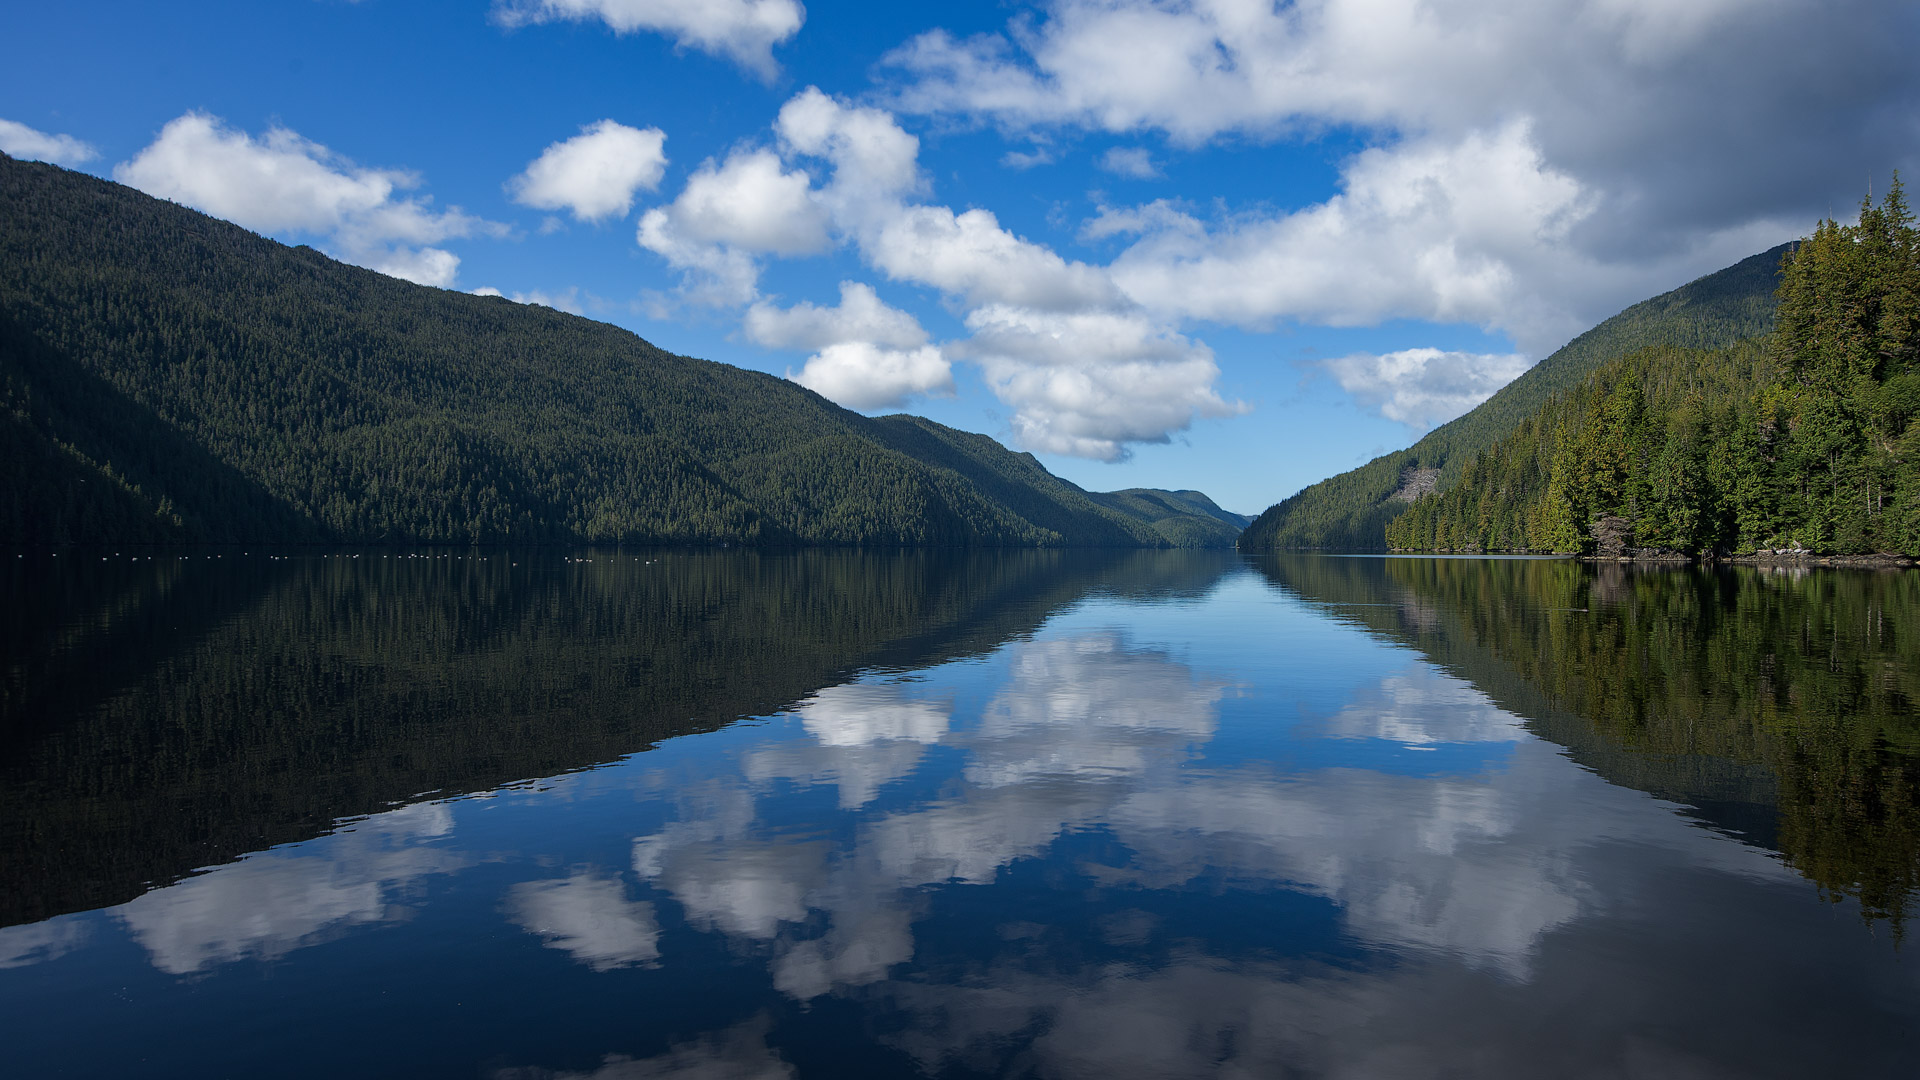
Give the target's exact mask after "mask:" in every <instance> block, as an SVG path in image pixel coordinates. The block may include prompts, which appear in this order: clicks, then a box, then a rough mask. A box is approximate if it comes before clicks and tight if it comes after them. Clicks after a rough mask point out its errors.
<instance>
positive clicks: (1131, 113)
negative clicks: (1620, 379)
mask: <svg viewBox="0 0 1920 1080" xmlns="http://www.w3.org/2000/svg"><path fill="white" fill-rule="evenodd" d="M1916 35H1920V9H1917V8H1915V7H1913V5H1911V4H1906V3H1901V2H1899V0H1839V3H1838V5H1837V6H1836V5H1833V4H1826V3H1816V2H1815V0H1762V2H1758V3H1742V2H1737V0H1707V2H1702V3H1698V4H1673V3H1665V2H1659V0H1541V2H1538V3H1530V4H1525V5H1520V6H1515V5H1512V4H1503V3H1495V2H1493V0H1300V2H1298V3H1290V4H1264V3H1245V2H1242V0H1193V2H1190V3H1179V4H1171V3H1162V2H1158V0H1055V2H1053V3H1050V4H1048V5H1045V11H1044V13H1043V14H1042V15H1041V16H1040V17H1038V18H1032V19H1022V20H1020V21H1019V22H1017V23H1016V24H1015V25H1014V26H1013V27H1012V28H1011V29H1010V31H1009V32H1008V33H1007V34H1005V35H986V36H980V37H974V38H970V39H966V40H961V39H957V38H955V37H953V36H951V35H949V34H946V33H944V32H941V31H935V32H931V33H928V34H925V35H922V36H921V37H919V38H917V39H915V40H914V41H912V42H911V43H909V44H908V45H906V46H905V47H903V48H901V49H900V50H898V51H896V53H894V54H893V56H892V57H891V58H890V63H891V64H892V65H893V66H894V68H895V69H896V70H897V71H898V72H899V73H900V74H901V75H902V81H901V82H900V84H899V85H898V86H896V88H895V94H894V98H893V100H894V103H895V104H896V106H898V107H900V108H902V109H905V110H908V111H920V112H926V113H935V114H958V115H961V116H965V117H971V118H974V119H980V120H986V121H989V122H992V123H995V124H998V125H1000V126H1001V127H1002V128H1003V129H1004V130H1007V131H1010V132H1014V133H1018V134H1020V135H1022V136H1023V137H1038V138H1046V137H1049V136H1050V134H1051V133H1052V131H1054V130H1055V129H1059V128H1068V129H1080V130H1097V131H1105V132H1111V133H1119V134H1131V133H1139V132H1149V131H1157V132H1160V133H1163V134H1164V135H1166V136H1167V137H1168V138H1169V139H1170V140H1171V141H1172V142H1173V143H1174V144H1175V145H1177V146H1178V145H1184V146H1197V145H1200V144H1202V143H1206V142H1208V141H1210V140H1214V139H1217V138H1221V137H1229V138H1235V139H1242V138H1244V137H1248V136H1251V137H1252V138H1253V139H1256V140H1259V139H1275V138H1285V137H1289V136H1292V135H1296V134H1304V133H1313V132H1319V131H1324V130H1326V129H1328V128H1329V127H1334V128H1341V127H1344V128H1348V129H1358V130H1359V131H1360V132H1361V133H1362V134H1363V135H1364V136H1365V137H1366V139H1367V141H1368V142H1369V143H1371V144H1372V146H1373V149H1370V150H1368V151H1366V152H1365V153H1362V154H1360V155H1358V156H1356V157H1355V158H1354V159H1353V160H1352V161H1350V162H1349V163H1348V165H1347V167H1346V171H1345V176H1344V177H1343V180H1342V184H1341V193H1340V194H1339V195H1337V196H1335V197H1334V198H1332V199H1329V200H1327V201H1325V202H1323V203H1320V204H1318V205H1313V206H1307V207H1302V208H1291V209H1289V210H1288V211H1287V212H1283V213H1279V214H1274V213H1256V214H1251V215H1234V214H1231V213H1223V214H1222V216H1221V220H1220V221H1218V222H1216V223H1214V225H1213V227H1211V228H1208V229H1198V230H1196V229H1194V228H1191V227H1189V228H1186V229H1183V230H1181V231H1179V232H1178V233H1177V242H1170V241H1169V240H1168V238H1167V237H1166V236H1164V235H1160V234H1156V233H1152V232H1150V233H1149V234H1148V236H1147V237H1146V239H1145V241H1144V242H1143V245H1142V247H1141V249H1140V250H1137V251H1134V252H1130V253H1128V257H1126V258H1123V260H1122V264H1121V265H1120V266H1117V267H1115V277H1116V279H1117V280H1118V281H1119V282H1120V284H1121V285H1122V287H1123V288H1125V289H1126V291H1127V293H1128V295H1129V296H1131V297H1132V298H1134V299H1135V300H1137V301H1139V302H1140V303H1142V304H1146V305H1148V306H1150V307H1153V308H1154V309H1155V310H1157V311H1162V312H1164V313H1166V314H1169V315H1170V316H1173V317H1177V318H1183V319H1185V318H1194V319H1209V320H1223V321H1228V322H1234V323H1238V324H1242V325H1253V326H1256V327H1260V326H1265V325H1267V324H1268V323H1270V322H1272V321H1276V320H1287V319H1295V320H1302V321H1309V322H1319V323H1332V324H1336V325H1356V324H1370V323H1374V322H1377V321H1380V320H1383V319H1390V318H1413V319H1431V320H1438V321H1444V322H1470V323H1476V324H1479V325H1482V326H1484V327H1487V328H1489V329H1495V330H1503V331H1506V332H1508V333H1510V334H1512V335H1513V336H1514V339H1515V341H1516V343H1517V344H1518V345H1519V346H1520V348H1521V349H1522V350H1523V351H1525V352H1527V353H1529V354H1530V355H1532V356H1534V357H1536V358H1537V357H1539V356H1540V355H1543V354H1544V353H1545V352H1546V351H1549V350H1551V349H1552V348H1554V347H1556V346H1558V345H1559V344H1561V343H1562V342H1564V341H1566V340H1567V339H1568V338H1569V337H1570V336H1571V335H1572V334H1573V333H1576V332H1577V331H1579V330H1580V329H1582V328H1584V327H1586V326H1589V325H1592V324H1593V323H1594V322H1596V321H1598V320H1599V319H1601V318H1604V317H1606V316H1608V315H1611V314H1612V313H1613V312H1615V311H1617V310H1619V309H1620V308H1621V307H1623V306H1624V305H1625V304H1627V303H1630V302H1632V301H1633V300H1636V299H1640V298H1642V297H1644V296H1646V295H1648V294H1650V293H1653V292H1657V291H1660V290H1663V289H1666V288H1671V287H1672V286H1674V285H1675V284H1678V283H1679V282H1681V281H1685V280H1687V279H1688V278H1690V277H1693V276H1696V275H1698V274H1700V273H1704V272H1707V271H1711V270H1714V269H1718V268H1719V267H1721V266H1724V265H1727V264H1728V263H1730V262H1733V261H1735V260H1737V259H1739V258H1742V257H1744V256H1746V255H1750V254H1752V253H1753V252H1755V251H1758V250H1761V249H1763V248H1765V247H1768V246H1770V245H1772V244H1774V243H1778V242H1779V241H1781V240H1783V239H1786V238H1788V237H1790V236H1793V235H1796V234H1797V233H1798V232H1800V231H1802V230H1804V229H1805V227H1806V226H1807V224H1808V223H1809V222H1811V221H1812V220H1813V219H1814V218H1815V217H1816V216H1818V215H1820V214H1822V213H1825V212H1827V210H1828V209H1829V208H1830V207H1832V206H1834V205H1846V204H1848V203H1849V202H1851V201H1852V199H1854V198H1857V197H1858V195H1857V187H1856V185H1858V184H1859V182H1860V177H1861V175H1862V174H1863V171H1864V170H1866V169H1872V170H1874V171H1878V172H1884V170H1885V169H1886V168H1888V167H1889V166H1905V167H1907V168H1909V169H1911V168H1912V167H1913V166H1914V165H1915V164H1920V161H1917V160H1916V157H1915V155H1914V152H1913V151H1912V149H1911V147H1913V146H1914V145H1916V144H1915V140H1914V136H1915V134H1916V133H1920V128H1917V127H1916V124H1915V121H1914V117H1915V116H1916V115H1920V112H1917V111H1916V110H1917V109H1920V81H1916V80H1915V79H1914V78H1913V77H1912V74H1911V72H1912V68H1911V64H1910V60H1909V58H1908V56H1907V53H1908V52H1909V51H1910V50H1908V49H1906V48H1905V47H1904V44H1903V43H1904V42H1907V41H1910V40H1912V39H1914V37H1915V36H1916ZM1835 71H1845V72H1846V75H1845V76H1844V77H1840V78H1838V79H1835V78H1832V77H1826V78H1823V77H1822V76H1821V75H1820V74H1818V73H1821V72H1828V73H1831V72H1835ZM1812 85H1820V86H1822V87H1824V88H1826V89H1825V90H1824V91H1823V92H1822V93H1818V94H1814V93H1809V92H1808V91H1807V87H1809V86H1812ZM1890 147H1892V148H1894V149H1891V150H1890V149H1889V148H1890ZM1889 154H1892V155H1894V156H1893V157H1889ZM1835 162H1854V163H1856V165H1855V167H1853V168H1851V169H1845V168H1842V169H1836V168H1835V167H1834V163H1835ZM1190 224H1191V225H1197V224H1198V223H1197V222H1194V223H1190Z"/></svg>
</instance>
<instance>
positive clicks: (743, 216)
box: [639, 87, 1244, 461]
mask: <svg viewBox="0 0 1920 1080" xmlns="http://www.w3.org/2000/svg"><path fill="white" fill-rule="evenodd" d="M775 131H776V133H777V135H778V137H779V143H778V145H779V151H780V152H781V153H776V151H774V150H764V149H758V150H739V151H736V152H735V153H734V154H733V155H732V156H730V157H729V158H728V159H727V162H726V164H725V165H723V166H714V165H712V164H711V163H709V165H708V166H706V167H704V168H703V169H702V170H701V172H700V173H698V174H696V175H695V176H694V177H693V178H692V179H691V180H689V181H688V183H687V186H686V188H685V190H684V191H682V193H681V194H680V196H679V197H678V198H676V199H675V200H674V202H673V203H672V204H671V205H669V206H667V207H662V208H659V209H655V210H651V211H648V212H647V214H645V215H643V217H642V219H641V223H640V232H639V240H640V244H641V246H642V247H645V248H648V249H649V250H652V251H654V252H656V253H658V254H660V255H661V256H662V257H664V258H666V260H667V261H668V263H669V264H670V265H673V266H675V267H677V268H679V269H681V270H682V271H684V272H686V273H687V275H688V278H687V282H686V284H685V285H684V286H683V289H682V292H683V295H686V296H688V297H690V298H697V299H700V300H702V301H703V302H707V303H713V304H721V305H726V304H735V305H747V304H751V305H753V306H752V307H751V308H749V310H748V312H747V314H746V326H745V328H746V333H747V336H748V337H749V338H750V339H752V340H754V341H756V342H758V343H760V344H764V345H769V346H773V347H787V348H808V349H811V350H813V354H812V355H811V356H810V357H809V358H808V360H807V362H806V365H805V367H804V368H803V370H802V371H801V372H800V373H799V374H798V375H795V376H793V378H794V379H795V381H797V382H799V383H801V384H802V385H804V386H807V387H810V388H812V389H813V390H815V391H816V392H818V393H820V394H822V395H825V396H827V397H829V398H832V399H833V400H835V401H838V402H840V403H842V404H844V405H848V406H851V407H855V408H882V407H892V406H897V405H899V404H901V403H903V402H905V401H907V400H909V399H910V398H912V397H913V396H914V395H917V394H942V393H950V392H952V390H953V379H952V367H951V360H952V359H953V358H955V357H960V358H965V359H969V360H972V361H973V362H974V363H976V364H978V365H979V366H980V368H981V370H982V372H983V373H984V374H985V375H986V377H987V384H988V386H989V387H990V388H991V389H992V391H993V393H994V394H995V395H996V396H998V397H999V398H1000V399H1001V400H1002V401H1004V402H1006V403H1007V404H1009V405H1012V406H1013V407H1014V415H1013V417H1012V420H1011V429H1012V430H1011V436H1012V438H1013V440H1014V441H1015V442H1016V443H1018V444H1019V445H1021V446H1022V447H1025V448H1028V449H1034V450H1043V451H1047V452H1049V453H1061V454H1072V455H1078V456H1084V457H1094V458H1099V459H1103V460H1108V461H1115V460H1120V459H1122V458H1124V457H1125V456H1126V454H1127V449H1126V448H1127V446H1128V445H1129V444H1131V443H1140V442H1166V441H1168V440H1169V439H1170V438H1171V436H1172V433H1173V432H1176V431H1180V430H1184V429H1185V428H1187V427H1188V426H1190V425H1191V424H1192V423H1193V421H1194V420H1195V419H1197V418H1201V417H1209V416H1229V415H1233V414H1236V413H1238V412H1242V411H1244V406H1241V405H1239V404H1237V403H1230V402H1227V401H1225V400H1224V399H1222V398H1221V397H1220V395H1219V394H1218V393H1217V392H1216V391H1215V390H1214V388H1213V382H1214V380H1215V379H1216V378H1217V377H1218V375H1219V368H1218V366H1217V365H1215V363H1214V361H1213V354H1212V352H1211V351H1210V350H1209V349H1207V347H1206V346H1205V345H1204V344H1202V343H1199V342H1195V341H1191V340H1189V339H1187V338H1186V337H1183V336H1182V335H1181V334H1179V333H1178V332H1177V331H1176V329H1175V328H1174V327H1173V326H1172V325H1171V324H1170V323H1169V321H1168V320H1166V319H1161V318H1156V317H1152V316H1151V313H1150V312H1148V311H1147V310H1146V309H1145V308H1144V307H1143V306H1142V305H1141V304H1140V303H1138V302H1136V301H1135V300H1134V299H1132V298H1130V297H1129V296H1128V295H1127V293H1126V292H1125V291H1124V290H1123V289H1122V288H1121V287H1120V286H1119V285H1118V284H1116V282H1115V280H1114V278H1113V276H1112V274H1111V273H1110V272H1109V271H1108V269H1107V268H1106V267H1101V266H1095V265H1091V264H1089V263H1086V262H1082V261H1079V260H1074V259H1069V258H1066V257H1064V256H1062V255H1061V254H1060V253H1059V252H1057V251H1055V250H1054V249H1053V248H1051V247H1049V246H1047V245H1045V244H1043V243H1038V242H1036V241H1033V240H1030V239H1028V238H1026V237H1023V236H1020V235H1017V234H1016V233H1014V232H1013V231H1011V230H1009V229H1007V228H1005V227H1004V226H1002V225H1001V223H1000V221H999V219H998V218H997V217H996V216H995V215H994V214H993V212H992V211H990V210H986V209H982V208H973V209H968V210H964V211H956V210H954V209H953V208H952V207H950V206H943V205H939V204H937V203H929V202H921V201H917V198H918V197H920V196H922V195H923V194H924V192H925V188H926V183H925V180H924V178H923V177H922V175H921V173H920V169H919V165H918V155H919V140H918V139H917V138H915V137H914V136H913V135H911V134H909V133H908V132H906V131H905V130H903V129H902V128H901V127H900V125H899V123H898V121H897V120H895V118H894V117H893V116H892V115H891V114H889V113H887V112H885V111H884V110H880V109H876V108H873V107H870V106H856V105H851V104H848V103H846V102H843V101H839V100H836V99H834V98H832V97H830V96H828V95H827V94H824V93H822V92H821V91H820V90H819V89H817V88H813V87H809V88H807V89H806V90H804V91H802V92H801V93H799V94H796V95H795V96H794V97H793V98H792V99H790V100H789V101H788V102H787V104H786V105H785V106H784V107H782V109H781V110H780V115H779V118H778V120H777V121H776V123H775ZM782 153H784V157H783V156H782ZM807 159H813V160H815V161H823V162H824V163H825V164H826V166H827V168H828V172H829V175H828V179H827V180H826V182H825V183H824V184H823V185H820V186H817V187H816V186H815V185H814V179H813V176H812V175H811V174H810V173H808V172H807V171H805V169H804V168H803V164H804V162H805V161H806V160H807ZM1143 220H1145V219H1143ZM842 243H845V244H850V245H851V246H852V247H853V248H854V249H855V250H856V251H857V252H858V253H859V255H860V257H861V259H862V260H863V261H864V262H866V263H867V265H869V266H871V267H873V268H874V269H876V270H878V271H880V272H881V273H883V274H885V275H886V276H887V277H888V278H890V279H892V280H895V281H903V282H910V283H913V284H916V285H925V286H930V287H932V288H935V289H938V290H939V291H940V292H942V293H944V294H945V295H946V296H947V298H948V299H949V301H951V302H952V303H953V304H954V305H955V306H956V307H963V308H965V309H968V311H969V314H967V316H966V324H967V326H968V328H969V329H970V330H972V331H973V332H974V334H973V337H972V338H971V339H970V340H967V341H963V342H957V343H953V344H951V345H941V346H935V345H931V344H928V343H927V341H926V337H925V334H924V331H923V330H921V329H920V327H919V324H918V322H917V321H915V320H913V319H912V317H911V316H908V315H907V314H906V313H904V312H898V311H894V310H893V309H890V308H887V307H886V306H885V305H884V304H881V303H880V301H879V300H878V298H877V297H876V296H875V295H874V294H873V292H872V290H871V289H870V288H869V287H867V286H864V285H849V286H848V287H847V288H845V289H843V292H842V298H841V304H840V306H839V307H838V308H821V307H817V306H814V305H811V304H801V305H796V306H795V307H793V308H789V309H785V310H782V309H779V308H777V307H774V306H772V305H770V304H767V303H764V302H759V300H760V298H759V295H758V291H757V283H758V276H759V265H758V262H757V257H758V256H759V255H762V254H775V255H802V254H813V253H817V252H821V251H825V250H828V249H829V248H830V247H832V246H835V245H837V244H842Z"/></svg>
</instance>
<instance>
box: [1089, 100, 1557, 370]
mask: <svg viewBox="0 0 1920 1080" xmlns="http://www.w3.org/2000/svg"><path fill="white" fill-rule="evenodd" d="M1343 188H1344V190H1343V191H1342V192H1341V193H1340V194H1338V195H1335V196H1334V197H1333V198H1331V199H1328V200H1327V201H1326V202H1323V203H1320V204H1317V205H1314V206H1311V207H1308V208H1306V209H1303V210H1299V211H1295V212H1293V213H1285V214H1279V215H1274V216H1265V217H1252V218H1243V219H1237V220H1231V221H1229V222H1227V223H1225V224H1224V225H1222V226H1221V227H1220V228H1217V229H1213V230H1208V229H1206V228H1204V227H1202V226H1201V225H1200V223H1199V222H1197V221H1194V220H1192V219H1187V220H1180V219H1178V218H1174V217H1171V216H1169V215H1167V214H1166V213H1165V212H1162V213H1160V214H1159V215H1158V217H1157V218H1156V219H1153V220H1145V219H1142V220H1140V221H1138V222H1133V223H1129V224H1137V225H1139V226H1140V227H1143V228H1149V229H1150V230H1151V231H1148V232H1147V233H1146V234H1145V235H1144V236H1143V237H1142V238H1141V239H1140V240H1139V241H1138V242H1136V243H1135V245H1134V246H1133V247H1131V248H1129V249H1128V250H1127V251H1126V252H1125V253H1124V254H1122V255H1121V257H1120V258H1119V259H1118V260H1116V261H1115V264H1114V267H1113V274H1114V278H1115V280H1116V281H1118V282H1119V283H1120V285H1121V287H1122V288H1124V289H1125V290H1126V292H1127V293H1128V295H1129V296H1132V297H1133V298H1135V299H1136V300H1138V301H1140V302H1141V303H1143V304H1146V305H1148V306H1150V307H1153V308H1156V309H1159V310H1162V311H1166V312H1169V313H1173V314H1177V315H1180V316H1184V317H1189V318H1202V319H1213V320H1218V321H1222V322H1232V323H1238V324H1241V325H1251V326H1261V325H1265V324H1267V323H1270V322H1272V321H1273V320H1275V319H1278V318H1283V317H1284V318H1293V319H1303V320H1309V321H1314V322H1322V323H1328V324H1332V325H1336V326H1357V325H1366V324H1370V323H1375V322H1379V321H1381V320H1383V319H1388V318H1395V317H1403V318H1404V317H1413V318H1421V319H1431V320H1435V321H1438V322H1475V323H1481V324H1489V325H1494V324H1497V325H1503V326H1507V327H1508V328H1510V329H1514V330H1516V331H1524V330H1525V329H1529V328H1530V325H1529V322H1528V320H1529V318H1530V317H1529V316H1526V315H1522V314H1519V313H1518V312H1517V310H1516V305H1515V300H1516V299H1518V298H1519V297H1520V296H1522V295H1524V294H1525V292H1526V291H1527V290H1529V289H1531V288H1533V287H1534V286H1535V285H1536V284H1537V283H1538V279H1536V278H1533V277H1531V276H1527V277H1524V278H1523V276H1522V275H1521V274H1520V273H1519V271H1521V270H1523V269H1526V270H1530V269H1533V268H1535V267H1539V268H1541V269H1542V270H1543V271H1544V270H1545V269H1546V267H1547V266H1548V264H1551V263H1553V262H1555V261H1556V260H1564V259H1567V258H1569V257H1570V256H1571V255H1572V253H1570V252H1568V251H1567V250H1566V248H1565V245H1564V243H1563V241H1564V240H1565V238H1566V236H1567V234H1568V231H1569V230H1570V229H1571V228H1572V227H1573V226H1574V225H1575V224H1577V223H1578V222H1579V221H1580V220H1581V219H1582V218H1583V217H1584V216H1585V215H1586V214H1587V213H1588V212H1589V211H1590V210H1591V202H1590V200H1589V199H1588V198H1587V197H1586V195H1585V193H1584V192H1583V190H1582V189H1581V187H1580V185H1579V184H1578V183H1577V182H1575V181H1574V180H1573V179H1572V178H1570V177H1568V176H1565V175H1563V174H1560V173H1557V172H1555V171H1554V170H1552V169H1550V168H1548V167H1547V166H1546V164H1545V162H1544V161H1543V160H1542V159H1541V157H1540V154H1539V151H1538V149H1537V147H1535V146H1534V144H1533V141H1532V138H1531V134H1530V131H1529V129H1528V127H1527V125H1526V124H1524V123H1519V122H1516V123H1512V124H1509V125H1507V126H1506V127H1504V128H1502V129H1501V130H1499V131H1496V132H1490V133H1478V132H1476V133H1473V134H1471V135H1469V136H1468V137H1466V138H1465V139H1462V140H1460V141H1458V142H1420V143H1411V144H1403V145H1400V146H1397V147H1394V148H1392V149H1379V150H1369V151H1366V152H1365V153H1362V154H1360V155H1359V156H1357V157H1356V158H1354V159H1353V161H1351V162H1350V163H1349V164H1348V166H1347V168H1346V170H1345V175H1344V177H1343ZM1107 227H1108V228H1110V229H1115V230H1116V231H1117V228H1118V226H1112V225H1110V226H1107ZM1561 310H1562V311H1564V307H1562V308H1561ZM1570 332H1571V331H1570V330H1567V329H1566V327H1565V326H1564V325H1559V326H1555V327H1553V328H1552V329H1551V330H1548V331H1547V336H1548V337H1549V338H1551V337H1555V336H1559V337H1560V338H1561V340H1564V335H1565V334H1568V333H1570Z"/></svg>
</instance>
